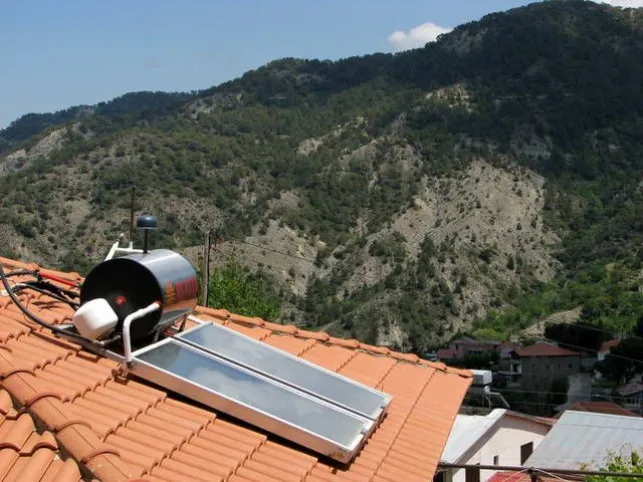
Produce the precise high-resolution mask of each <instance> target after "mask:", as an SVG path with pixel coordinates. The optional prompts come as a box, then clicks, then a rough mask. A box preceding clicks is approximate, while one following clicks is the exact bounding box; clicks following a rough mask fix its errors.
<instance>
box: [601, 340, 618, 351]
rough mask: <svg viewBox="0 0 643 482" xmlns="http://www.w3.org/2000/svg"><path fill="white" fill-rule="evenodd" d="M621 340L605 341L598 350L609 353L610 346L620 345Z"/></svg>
mask: <svg viewBox="0 0 643 482" xmlns="http://www.w3.org/2000/svg"><path fill="white" fill-rule="evenodd" d="M620 342H621V340H609V341H604V342H603V343H602V344H601V347H600V348H599V350H598V351H599V353H609V351H610V348H612V347H615V346H618V344H619V343H620Z"/></svg>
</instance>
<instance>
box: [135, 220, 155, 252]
mask: <svg viewBox="0 0 643 482" xmlns="http://www.w3.org/2000/svg"><path fill="white" fill-rule="evenodd" d="M156 227H157V222H156V217H154V216H152V215H151V214H142V215H141V216H139V217H138V218H137V219H136V229H138V230H139V231H143V235H144V239H143V253H144V254H147V251H148V250H147V236H148V233H149V232H150V231H156Z"/></svg>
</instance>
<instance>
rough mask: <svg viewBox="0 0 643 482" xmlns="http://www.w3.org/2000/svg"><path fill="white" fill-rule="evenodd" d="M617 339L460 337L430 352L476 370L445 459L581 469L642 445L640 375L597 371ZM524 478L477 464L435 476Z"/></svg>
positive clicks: (515, 481) (448, 481)
mask: <svg viewBox="0 0 643 482" xmlns="http://www.w3.org/2000/svg"><path fill="white" fill-rule="evenodd" d="M618 344H619V340H616V339H613V340H608V341H605V342H603V343H602V344H601V346H600V349H599V350H596V351H587V350H572V349H569V348H567V347H564V346H560V345H558V344H556V343H553V342H551V341H539V342H535V343H532V344H524V345H523V344H519V343H514V342H508V341H496V340H478V339H475V338H474V337H471V336H461V337H458V338H456V339H454V340H452V341H451V342H450V343H449V344H448V346H445V347H443V348H441V349H440V350H438V351H437V352H434V353H431V354H430V356H431V357H432V358H433V359H434V360H436V361H440V362H444V363H445V364H448V365H451V366H467V367H468V368H471V369H472V370H473V372H474V382H473V384H472V386H471V387H470V389H469V391H468V393H467V396H466V397H465V400H464V402H463V404H462V406H461V407H460V412H459V414H458V415H457V417H456V420H455V423H454V426H453V429H452V431H451V433H450V435H449V439H448V442H447V445H446V447H445V450H444V452H443V454H442V458H441V462H442V463H443V464H454V465H457V464H462V465H468V466H477V465H481V466H485V465H488V466H498V465H500V466H515V467H557V468H559V469H569V470H577V469H579V468H581V467H583V466H589V465H591V464H592V463H596V461H598V460H602V459H604V457H605V454H607V453H617V454H620V453H621V452H622V451H623V450H626V452H627V451H629V453H631V452H632V451H636V450H640V449H641V448H642V447H643V418H642V414H643V382H642V380H641V376H640V375H635V376H633V377H632V378H631V379H630V380H629V381H628V383H626V384H622V385H615V384H614V383H613V382H608V381H607V380H605V379H604V377H603V376H602V375H601V373H600V372H599V371H598V370H597V369H596V368H597V364H598V363H600V362H602V361H603V360H605V357H606V356H608V355H609V354H610V349H611V348H613V347H615V346H617V345H618ZM471 365H474V366H471ZM545 479H546V478H545V477H540V480H545ZM523 480H525V481H527V480H529V477H528V476H527V475H525V474H524V473H520V472H518V471H516V472H506V471H505V472H499V471H496V470H482V469H481V470H477V469H472V468H461V469H458V468H450V469H445V470H442V471H439V472H438V473H437V474H436V475H435V477H434V482H480V481H491V482H507V481H509V482H521V481H523ZM547 480H549V479H547ZM551 480H552V481H553V480H556V478H552V479H551ZM559 480H562V479H559Z"/></svg>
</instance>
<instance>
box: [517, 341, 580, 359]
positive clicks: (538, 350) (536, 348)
mask: <svg viewBox="0 0 643 482" xmlns="http://www.w3.org/2000/svg"><path fill="white" fill-rule="evenodd" d="M578 355H580V354H579V353H578V352H576V351H572V350H568V349H567V348H561V347H559V346H557V345H554V344H552V343H545V342H540V343H534V344H533V345H529V346H526V347H525V348H522V349H520V350H518V356H521V357H530V356H578Z"/></svg>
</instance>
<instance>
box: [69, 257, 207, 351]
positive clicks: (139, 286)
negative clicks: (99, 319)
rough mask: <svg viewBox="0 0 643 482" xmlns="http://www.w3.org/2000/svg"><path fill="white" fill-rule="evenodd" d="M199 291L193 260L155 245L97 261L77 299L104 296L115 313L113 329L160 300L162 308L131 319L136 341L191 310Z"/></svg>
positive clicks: (132, 331)
mask: <svg viewBox="0 0 643 482" xmlns="http://www.w3.org/2000/svg"><path fill="white" fill-rule="evenodd" d="M198 292H199V286H198V280H197V274H196V270H195V269H194V267H193V266H192V264H191V263H190V262H189V261H188V260H187V259H185V258H184V257H183V256H181V255H180V254H178V253H176V252H174V251H171V250H168V249H156V250H153V251H149V252H148V253H145V254H131V255H128V256H123V257H120V258H113V259H110V260H107V261H104V262H102V263H100V264H98V265H97V266H96V267H94V269H92V270H91V271H90V273H89V274H88V275H87V277H86V278H85V282H84V283H83V285H82V287H81V290H80V302H81V305H82V304H84V303H87V302H88V301H91V300H95V299H97V298H104V299H105V300H107V302H108V303H109V305H110V306H111V308H112V309H113V310H114V311H115V312H116V314H117V315H118V324H117V325H116V327H115V329H116V330H120V329H121V327H122V324H123V321H124V319H125V317H126V316H127V315H129V314H130V313H132V312H134V311H136V310H138V309H140V308H145V307H146V306H148V305H150V304H151V303H153V302H155V301H159V302H160V303H161V310H158V311H156V312H153V313H150V314H148V315H146V316H145V317H143V318H141V319H139V320H135V321H134V322H133V323H132V325H131V340H132V342H136V341H138V340H141V339H144V338H147V337H148V336H149V335H151V334H152V333H154V331H155V330H156V329H157V328H158V327H165V326H168V325H170V324H171V323H172V322H174V321H176V320H177V319H178V318H180V317H182V316H184V315H187V314H189V313H190V312H192V310H193V309H194V307H195V306H196V304H197V298H198Z"/></svg>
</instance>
